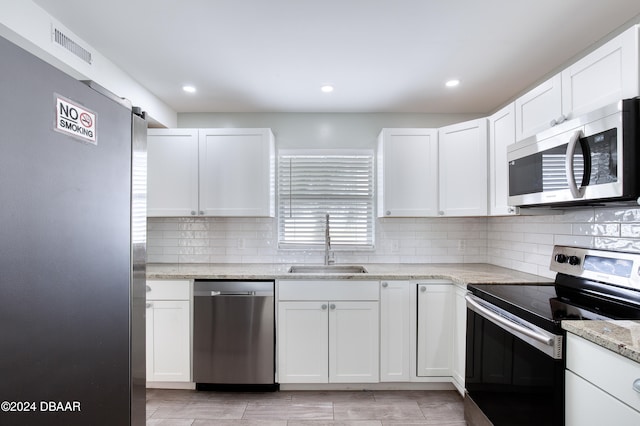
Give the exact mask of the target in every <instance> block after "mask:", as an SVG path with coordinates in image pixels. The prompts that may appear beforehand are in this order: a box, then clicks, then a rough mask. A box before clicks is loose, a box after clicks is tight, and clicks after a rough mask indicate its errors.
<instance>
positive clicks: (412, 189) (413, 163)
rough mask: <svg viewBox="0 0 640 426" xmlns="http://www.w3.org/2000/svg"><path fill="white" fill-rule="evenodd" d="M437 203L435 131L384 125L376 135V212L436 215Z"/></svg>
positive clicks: (398, 214)
mask: <svg viewBox="0 0 640 426" xmlns="http://www.w3.org/2000/svg"><path fill="white" fill-rule="evenodd" d="M437 203H438V134H437V131H436V130H435V129H383V130H382V132H381V133H380V135H379V136H378V216H379V217H403V216H404V217H418V216H435V215H436V214H437Z"/></svg>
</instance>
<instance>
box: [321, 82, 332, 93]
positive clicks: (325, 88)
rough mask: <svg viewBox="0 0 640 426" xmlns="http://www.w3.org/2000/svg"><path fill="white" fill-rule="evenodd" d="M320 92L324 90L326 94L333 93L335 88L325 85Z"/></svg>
mask: <svg viewBox="0 0 640 426" xmlns="http://www.w3.org/2000/svg"><path fill="white" fill-rule="evenodd" d="M320 90H322V91H323V92H324V93H331V92H333V86H332V85H330V84H327V85H324V86H322V87H321V88H320Z"/></svg>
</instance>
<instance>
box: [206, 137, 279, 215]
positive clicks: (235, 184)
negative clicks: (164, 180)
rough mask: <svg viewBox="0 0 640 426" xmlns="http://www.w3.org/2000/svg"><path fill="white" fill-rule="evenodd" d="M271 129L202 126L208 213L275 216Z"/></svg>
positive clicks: (273, 153) (273, 159)
mask: <svg viewBox="0 0 640 426" xmlns="http://www.w3.org/2000/svg"><path fill="white" fill-rule="evenodd" d="M274 165H275V151H274V142H273V134H272V133H271V130H269V129H201V130H200V209H201V210H202V211H204V214H205V215H207V216H274V215H275V184H274V183H275V181H274V179H275V174H274Z"/></svg>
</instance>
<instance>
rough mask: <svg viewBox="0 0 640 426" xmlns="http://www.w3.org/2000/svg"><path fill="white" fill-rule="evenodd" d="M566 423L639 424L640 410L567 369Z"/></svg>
mask: <svg viewBox="0 0 640 426" xmlns="http://www.w3.org/2000/svg"><path fill="white" fill-rule="evenodd" d="M596 368H597V367H596ZM565 423H566V425H567V426H601V425H616V426H637V425H639V424H640V413H639V412H637V411H635V410H634V409H632V408H631V407H629V406H628V405H626V404H623V403H622V402H620V401H619V400H617V399H615V398H614V397H612V396H611V395H609V394H608V393H606V392H604V391H603V390H602V389H599V388H598V387H596V386H594V385H593V384H591V383H589V382H588V381H586V380H584V379H583V378H582V377H580V376H578V375H576V374H574V373H573V372H571V371H569V370H566V373H565Z"/></svg>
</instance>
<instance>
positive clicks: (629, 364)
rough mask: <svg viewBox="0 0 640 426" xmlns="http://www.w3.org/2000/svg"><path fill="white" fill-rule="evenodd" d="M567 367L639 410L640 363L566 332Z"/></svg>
mask: <svg viewBox="0 0 640 426" xmlns="http://www.w3.org/2000/svg"><path fill="white" fill-rule="evenodd" d="M567 369H568V370H571V371H573V372H574V373H576V374H577V375H578V376H581V377H582V378H584V379H585V380H588V381H589V382H591V383H593V384H594V385H596V386H598V387H599V388H600V389H602V390H604V391H605V392H607V393H609V394H611V395H613V396H614V397H616V398H618V399H619V400H620V401H622V402H624V403H625V404H628V405H630V406H631V407H632V408H634V409H635V410H637V411H640V393H639V392H637V391H635V390H633V382H634V380H637V379H640V364H639V363H637V362H635V361H632V360H630V359H628V358H625V357H623V356H621V355H618V354H616V353H614V352H612V351H610V350H608V349H605V348H603V347H601V346H598V345H596V344H594V343H591V342H589V341H587V340H584V339H582V338H581V337H578V336H576V335H574V334H571V333H567Z"/></svg>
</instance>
